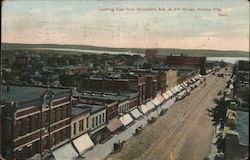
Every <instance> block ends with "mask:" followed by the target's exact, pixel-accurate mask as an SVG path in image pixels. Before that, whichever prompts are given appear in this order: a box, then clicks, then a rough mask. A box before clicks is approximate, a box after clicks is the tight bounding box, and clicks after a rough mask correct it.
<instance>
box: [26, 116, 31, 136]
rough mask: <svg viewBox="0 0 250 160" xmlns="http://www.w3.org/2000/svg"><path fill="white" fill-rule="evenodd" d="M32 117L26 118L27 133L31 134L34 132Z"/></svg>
mask: <svg viewBox="0 0 250 160" xmlns="http://www.w3.org/2000/svg"><path fill="white" fill-rule="evenodd" d="M31 122H32V121H31V116H29V117H27V118H26V132H27V133H30V132H31V131H32V123H31Z"/></svg>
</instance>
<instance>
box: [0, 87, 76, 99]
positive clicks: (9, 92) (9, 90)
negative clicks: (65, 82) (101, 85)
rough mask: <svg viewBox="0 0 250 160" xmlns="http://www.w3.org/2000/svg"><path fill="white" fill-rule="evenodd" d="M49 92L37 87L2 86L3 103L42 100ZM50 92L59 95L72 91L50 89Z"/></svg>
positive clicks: (45, 88)
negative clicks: (43, 95)
mask: <svg viewBox="0 0 250 160" xmlns="http://www.w3.org/2000/svg"><path fill="white" fill-rule="evenodd" d="M47 90H48V88H47V87H35V86H18V85H9V86H7V85H2V90H1V93H2V97H1V101H3V102H5V103H11V102H16V103H20V102H26V101H30V100H34V99H39V98H41V95H42V94H43V93H44V92H46V91H47ZM50 91H51V92H53V93H55V95H57V94H61V93H65V92H71V90H70V89H65V88H50Z"/></svg>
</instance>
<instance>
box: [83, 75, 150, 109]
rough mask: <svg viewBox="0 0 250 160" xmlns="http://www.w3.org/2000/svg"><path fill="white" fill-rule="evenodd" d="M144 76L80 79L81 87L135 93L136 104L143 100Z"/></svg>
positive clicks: (91, 89) (90, 89)
mask: <svg viewBox="0 0 250 160" xmlns="http://www.w3.org/2000/svg"><path fill="white" fill-rule="evenodd" d="M145 84H146V83H145V77H144V76H134V77H124V78H119V79H110V78H85V79H83V80H82V85H81V89H82V90H89V91H102V92H106V91H107V92H117V93H118V92H132V93H137V94H138V97H137V99H138V100H137V105H139V104H142V103H143V102H144V100H145Z"/></svg>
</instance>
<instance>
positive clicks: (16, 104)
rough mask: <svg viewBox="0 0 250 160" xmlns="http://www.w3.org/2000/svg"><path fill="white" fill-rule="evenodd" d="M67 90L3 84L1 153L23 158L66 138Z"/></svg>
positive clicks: (68, 135) (68, 100)
mask: <svg viewBox="0 0 250 160" xmlns="http://www.w3.org/2000/svg"><path fill="white" fill-rule="evenodd" d="M71 96H72V92H71V90H70V89H63V88H46V87H31V86H17V85H3V86H2V97H1V103H2V104H4V107H3V108H2V111H3V112H2V114H3V116H2V119H1V124H2V130H1V131H2V139H1V144H2V155H3V157H4V158H6V159H27V158H29V157H32V156H34V155H35V154H40V155H43V154H44V153H45V152H46V151H51V150H53V149H56V148H57V147H59V146H60V145H62V144H64V143H66V142H67V141H68V140H69V138H70V114H71Z"/></svg>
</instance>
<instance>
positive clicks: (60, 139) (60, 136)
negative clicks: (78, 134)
mask: <svg viewBox="0 0 250 160" xmlns="http://www.w3.org/2000/svg"><path fill="white" fill-rule="evenodd" d="M62 141H63V130H60V132H59V142H62Z"/></svg>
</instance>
